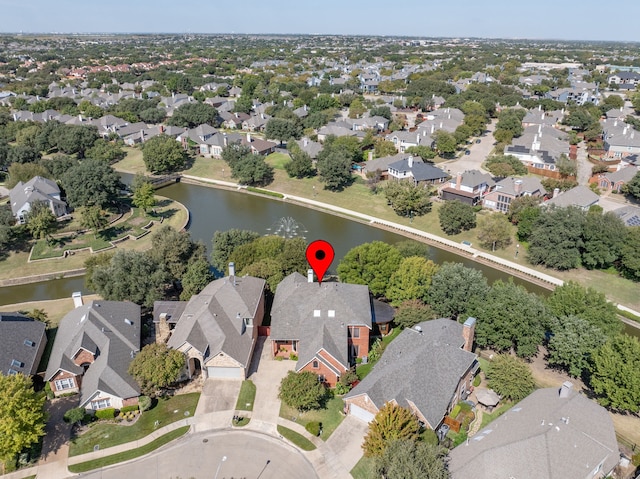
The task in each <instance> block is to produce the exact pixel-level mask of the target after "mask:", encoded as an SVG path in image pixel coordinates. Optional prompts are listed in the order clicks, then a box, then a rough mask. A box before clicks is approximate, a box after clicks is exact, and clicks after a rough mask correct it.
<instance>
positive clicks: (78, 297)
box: [71, 291, 84, 308]
mask: <svg viewBox="0 0 640 479" xmlns="http://www.w3.org/2000/svg"><path fill="white" fill-rule="evenodd" d="M71 297H72V298H73V307H74V308H79V307H80V306H82V305H83V304H84V302H83V301H82V292H80V291H76V292H74V293H73V294H72V295H71Z"/></svg>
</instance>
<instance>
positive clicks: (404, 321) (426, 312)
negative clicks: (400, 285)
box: [393, 299, 436, 329]
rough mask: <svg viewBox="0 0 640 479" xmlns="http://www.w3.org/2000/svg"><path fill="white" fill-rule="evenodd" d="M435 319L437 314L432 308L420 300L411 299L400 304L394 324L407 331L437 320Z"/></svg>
mask: <svg viewBox="0 0 640 479" xmlns="http://www.w3.org/2000/svg"><path fill="white" fill-rule="evenodd" d="M435 317H436V314H435V313H434V312H433V309H431V306H429V305H428V304H424V303H423V302H422V301H420V300H419V299H410V300H407V301H403V302H402V303H401V304H400V306H399V307H398V310H397V311H396V314H395V316H394V317H393V322H394V323H395V324H396V325H397V326H399V327H401V328H402V329H406V328H413V327H414V326H415V325H416V324H418V323H422V322H423V321H429V320H431V319H435Z"/></svg>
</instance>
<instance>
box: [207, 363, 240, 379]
mask: <svg viewBox="0 0 640 479" xmlns="http://www.w3.org/2000/svg"><path fill="white" fill-rule="evenodd" d="M207 374H208V375H209V377H210V378H229V379H244V371H243V370H242V368H219V367H213V366H209V367H207Z"/></svg>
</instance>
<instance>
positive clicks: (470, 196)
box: [440, 170, 496, 206]
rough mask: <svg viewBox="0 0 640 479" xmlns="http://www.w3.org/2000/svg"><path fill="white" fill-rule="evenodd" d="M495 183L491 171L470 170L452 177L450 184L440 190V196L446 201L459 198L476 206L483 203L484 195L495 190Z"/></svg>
mask: <svg viewBox="0 0 640 479" xmlns="http://www.w3.org/2000/svg"><path fill="white" fill-rule="evenodd" d="M495 184H496V183H495V181H493V178H492V177H491V175H490V174H489V173H482V172H481V171H479V170H468V171H465V172H464V173H458V174H457V175H456V177H455V178H451V180H450V181H449V183H448V185H447V186H445V187H444V188H443V189H442V190H441V191H440V196H441V197H442V199H443V200H446V201H450V200H458V201H460V202H461V203H465V204H467V205H471V206H475V205H477V204H480V203H482V198H483V196H484V195H486V194H488V193H489V192H490V191H491V190H493V188H494V187H495Z"/></svg>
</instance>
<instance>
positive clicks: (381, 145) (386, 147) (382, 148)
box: [374, 137, 398, 158]
mask: <svg viewBox="0 0 640 479" xmlns="http://www.w3.org/2000/svg"><path fill="white" fill-rule="evenodd" d="M397 153H398V150H397V148H396V145H394V144H393V142H391V141H388V140H385V139H383V138H380V137H378V138H376V139H375V141H374V154H375V156H376V158H383V157H385V156H393V155H395V154H397Z"/></svg>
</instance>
